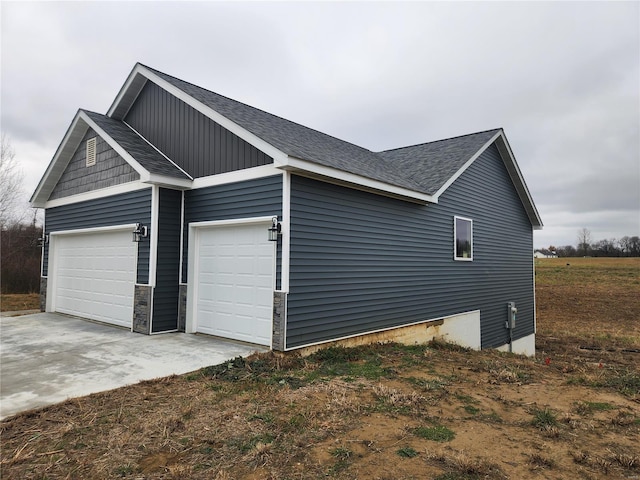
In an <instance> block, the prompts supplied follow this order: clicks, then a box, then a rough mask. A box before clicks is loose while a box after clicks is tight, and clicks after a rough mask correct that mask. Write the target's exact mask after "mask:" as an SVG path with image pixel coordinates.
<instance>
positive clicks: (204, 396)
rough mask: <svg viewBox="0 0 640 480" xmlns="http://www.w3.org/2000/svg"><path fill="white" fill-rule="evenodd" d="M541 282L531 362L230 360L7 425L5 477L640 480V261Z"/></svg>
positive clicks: (339, 353)
mask: <svg viewBox="0 0 640 480" xmlns="http://www.w3.org/2000/svg"><path fill="white" fill-rule="evenodd" d="M568 264H569V265H568ZM536 269H537V275H536V292H537V306H538V336H537V342H538V351H537V355H536V358H535V359H532V358H523V357H519V356H514V355H509V354H505V353H498V352H495V351H482V352H473V351H464V350H461V349H459V348H456V347H454V346H451V345H447V344H440V343H434V344H431V345H428V346H415V347H401V346H398V345H382V346H381V345H377V346H371V347H361V348H357V349H335V348H334V349H329V350H324V351H321V352H318V353H316V354H315V355H313V356H311V357H308V358H305V359H302V358H298V357H295V356H288V357H281V356H277V355H274V354H271V353H270V354H263V355H260V356H255V357H253V358H249V359H245V360H242V359H236V360H234V361H230V362H228V363H226V364H223V365H219V366H214V367H209V368H206V369H203V370H202V371H199V372H194V373H192V374H188V375H184V376H176V377H170V378H166V379H160V380H156V381H151V382H143V383H141V384H138V385H135V386H131V387H127V388H122V389H118V390H113V391H110V392H105V393H101V394H96V395H91V396H89V397H83V398H77V399H73V400H69V401H67V402H64V403H62V404H58V405H55V406H52V407H49V408H45V409H41V410H36V411H32V412H26V413H23V414H21V415H18V416H15V417H12V418H9V419H7V420H6V421H4V422H2V423H0V430H1V434H2V459H1V463H0V466H1V468H2V470H1V474H2V475H1V476H2V478H3V479H45V478H46V479H63V478H64V479H66V478H69V479H76V478H77V479H88V478H91V479H102V478H105V479H106V478H128V479H161V478H162V479H220V480H222V479H256V480H257V479H278V480H281V479H317V478H335V479H380V480H382V479H389V480H391V479H393V480H400V479H438V480H456V479H458V480H462V479H507V478H509V479H529V478H536V479H570V478H580V479H632V478H634V479H638V478H640V368H639V364H640V321H639V320H640V318H639V317H640V259H624V260H619V259H569V260H567V259H544V260H539V261H537V262H536ZM98 374H99V373H98Z"/></svg>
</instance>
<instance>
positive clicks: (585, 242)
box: [539, 228, 640, 257]
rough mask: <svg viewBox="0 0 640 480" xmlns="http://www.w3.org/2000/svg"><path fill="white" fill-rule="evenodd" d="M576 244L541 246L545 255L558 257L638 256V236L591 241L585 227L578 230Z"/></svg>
mask: <svg viewBox="0 0 640 480" xmlns="http://www.w3.org/2000/svg"><path fill="white" fill-rule="evenodd" d="M577 240H578V241H577V243H576V245H575V246H574V245H565V246H562V247H555V246H553V245H551V246H549V248H541V249H539V251H540V252H542V253H544V254H545V255H557V256H558V257H640V237H638V236H637V235H635V236H631V237H630V236H626V235H625V236H624V237H622V238H620V239H616V238H611V239H605V240H598V241H595V242H592V240H591V232H590V231H589V229H587V228H582V229H580V230H579V231H578V237H577Z"/></svg>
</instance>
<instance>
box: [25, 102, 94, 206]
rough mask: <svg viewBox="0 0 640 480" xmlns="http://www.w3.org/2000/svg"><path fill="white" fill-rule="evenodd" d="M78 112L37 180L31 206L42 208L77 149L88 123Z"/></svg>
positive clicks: (30, 200)
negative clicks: (38, 180)
mask: <svg viewBox="0 0 640 480" xmlns="http://www.w3.org/2000/svg"><path fill="white" fill-rule="evenodd" d="M80 113H81V111H80V110H78V111H77V112H76V115H75V116H74V117H73V120H72V121H71V125H69V128H68V129H67V132H66V133H65V135H64V137H63V138H62V141H61V142H60V145H58V148H57V150H56V153H55V154H54V155H53V158H52V159H51V162H49V165H48V166H47V169H46V170H45V172H44V174H43V175H42V178H41V179H40V182H38V186H37V187H36V189H35V191H34V192H33V194H32V195H31V198H30V199H29V202H30V203H31V206H32V207H34V208H44V206H45V204H46V202H47V200H48V199H49V195H51V192H52V191H53V189H54V187H55V186H56V184H57V183H58V180H60V177H61V176H62V174H63V173H64V170H65V169H66V168H67V165H68V164H69V161H70V160H71V157H72V156H73V154H74V153H75V151H76V150H77V149H78V146H79V145H80V143H81V142H82V139H83V138H84V136H85V134H86V133H87V130H88V129H89V125H88V123H87V122H86V121H85V119H84V118H82V116H81V115H80Z"/></svg>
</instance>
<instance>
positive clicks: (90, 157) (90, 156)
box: [87, 137, 96, 167]
mask: <svg viewBox="0 0 640 480" xmlns="http://www.w3.org/2000/svg"><path fill="white" fill-rule="evenodd" d="M95 164H96V138H95V137H93V138H90V139H89V140H87V167H92V166H93V165H95Z"/></svg>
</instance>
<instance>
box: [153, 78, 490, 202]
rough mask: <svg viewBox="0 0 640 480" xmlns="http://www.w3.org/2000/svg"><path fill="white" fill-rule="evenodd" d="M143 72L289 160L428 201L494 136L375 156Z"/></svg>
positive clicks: (484, 134) (175, 80)
mask: <svg viewBox="0 0 640 480" xmlns="http://www.w3.org/2000/svg"><path fill="white" fill-rule="evenodd" d="M145 68H147V69H149V70H150V71H152V72H153V73H155V74H156V75H158V76H159V77H160V78H162V79H163V80H165V81H167V82H168V83H170V84H171V85H173V86H174V87H176V88H178V89H180V90H181V91H183V92H184V93H186V94H187V95H190V96H191V97H193V98H194V99H196V100H198V101H199V102H201V103H203V104H204V105H206V106H208V107H210V108H212V109H213V110H215V111H216V112H218V113H220V114H221V115H223V116H224V117H226V118H228V119H229V120H231V121H233V122H234V123H236V124H238V125H240V126H241V127H242V128H244V129H246V130H247V131H249V132H251V133H252V134H254V135H256V136H257V137H259V138H261V139H262V140H264V141H265V142H267V143H269V144H271V145H273V146H274V147H276V148H277V149H279V150H280V151H282V152H283V153H285V154H287V155H289V156H292V157H295V158H298V159H301V160H307V161H309V162H313V163H316V164H319V165H323V166H327V167H332V168H336V169H338V170H342V171H345V172H349V173H354V174H357V175H361V176H363V177H366V178H370V179H374V180H379V181H382V182H385V183H389V184H391V185H395V186H399V187H403V188H407V189H410V190H413V191H417V192H420V193H425V194H428V195H432V194H434V193H436V192H437V191H438V190H439V189H440V187H442V186H443V185H444V184H445V183H446V182H447V180H449V179H450V178H451V177H452V176H453V175H454V174H455V173H456V172H457V171H458V170H459V169H460V168H461V167H462V166H463V165H464V164H465V163H466V162H467V161H468V160H469V159H470V158H471V157H472V156H473V155H474V154H475V153H476V152H477V151H478V150H479V149H480V148H481V147H482V146H483V145H484V144H485V143H486V142H487V141H488V140H489V139H490V138H491V137H492V136H493V135H495V134H496V133H497V132H498V131H499V130H497V129H496V130H489V131H486V132H480V133H475V134H471V135H464V136H461V137H455V138H450V139H446V140H439V141H436V142H430V143H424V144H421V145H415V146H411V147H404V148H400V149H395V150H387V151H384V152H378V153H376V152H372V151H370V150H367V149H366V148H363V147H360V146H358V145H354V144H352V143H349V142H346V141H344V140H340V139H338V138H335V137H332V136H330V135H327V134H325V133H322V132H319V131H317V130H313V129H311V128H308V127H305V126H303V125H300V124H298V123H295V122H292V121H290V120H286V119H284V118H281V117H278V116H276V115H273V114H271V113H268V112H265V111H263V110H260V109H257V108H254V107H251V106H249V105H246V104H244V103H242V102H238V101H236V100H232V99H230V98H227V97H224V96H222V95H219V94H217V93H214V92H211V91H209V90H206V89H204V88H202V87H198V86H196V85H193V84H191V83H188V82H185V81H183V80H180V79H178V78H175V77H172V76H171V75H167V74H166V73H162V72H160V71H158V70H154V69H152V68H150V67H145Z"/></svg>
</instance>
